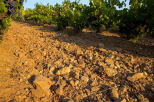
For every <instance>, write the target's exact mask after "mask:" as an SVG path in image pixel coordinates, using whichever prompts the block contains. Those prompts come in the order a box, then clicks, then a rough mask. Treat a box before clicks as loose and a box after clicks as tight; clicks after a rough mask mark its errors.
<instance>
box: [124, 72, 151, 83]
mask: <svg viewBox="0 0 154 102" xmlns="http://www.w3.org/2000/svg"><path fill="white" fill-rule="evenodd" d="M147 75H148V74H147V73H146V72H144V73H136V74H134V75H132V76H128V77H127V80H129V81H131V82H135V81H137V80H139V79H142V78H146V77H147Z"/></svg>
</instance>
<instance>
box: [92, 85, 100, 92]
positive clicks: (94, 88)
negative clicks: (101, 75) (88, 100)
mask: <svg viewBox="0 0 154 102" xmlns="http://www.w3.org/2000/svg"><path fill="white" fill-rule="evenodd" d="M99 90H100V87H98V86H95V87H92V88H91V91H92V92H97V91H99Z"/></svg>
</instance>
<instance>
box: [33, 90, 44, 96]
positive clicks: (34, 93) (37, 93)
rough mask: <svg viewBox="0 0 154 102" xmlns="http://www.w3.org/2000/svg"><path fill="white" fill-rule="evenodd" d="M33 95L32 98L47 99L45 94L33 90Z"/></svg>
mask: <svg viewBox="0 0 154 102" xmlns="http://www.w3.org/2000/svg"><path fill="white" fill-rule="evenodd" d="M31 93H32V96H33V97H35V98H41V97H45V94H44V93H42V92H41V91H39V90H36V89H32V90H31Z"/></svg>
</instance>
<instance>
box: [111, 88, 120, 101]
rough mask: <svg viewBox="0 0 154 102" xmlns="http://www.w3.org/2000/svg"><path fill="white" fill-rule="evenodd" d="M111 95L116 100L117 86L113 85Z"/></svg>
mask: <svg viewBox="0 0 154 102" xmlns="http://www.w3.org/2000/svg"><path fill="white" fill-rule="evenodd" d="M111 96H112V97H113V98H114V99H115V100H117V99H119V92H118V88H117V87H113V88H112V90H111Z"/></svg>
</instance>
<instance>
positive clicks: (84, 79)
mask: <svg viewBox="0 0 154 102" xmlns="http://www.w3.org/2000/svg"><path fill="white" fill-rule="evenodd" d="M81 80H82V81H83V82H84V83H87V82H88V81H89V78H88V77H86V76H82V77H81Z"/></svg>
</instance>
